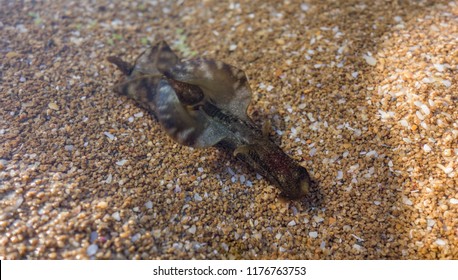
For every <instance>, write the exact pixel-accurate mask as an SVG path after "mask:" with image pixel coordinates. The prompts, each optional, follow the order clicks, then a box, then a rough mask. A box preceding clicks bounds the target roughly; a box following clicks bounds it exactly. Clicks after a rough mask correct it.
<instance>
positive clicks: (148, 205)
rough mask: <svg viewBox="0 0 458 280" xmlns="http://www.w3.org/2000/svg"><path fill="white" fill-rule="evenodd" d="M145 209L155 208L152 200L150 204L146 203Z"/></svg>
mask: <svg viewBox="0 0 458 280" xmlns="http://www.w3.org/2000/svg"><path fill="white" fill-rule="evenodd" d="M145 207H146V209H151V208H153V202H152V201H151V200H149V201H148V202H146V203H145Z"/></svg>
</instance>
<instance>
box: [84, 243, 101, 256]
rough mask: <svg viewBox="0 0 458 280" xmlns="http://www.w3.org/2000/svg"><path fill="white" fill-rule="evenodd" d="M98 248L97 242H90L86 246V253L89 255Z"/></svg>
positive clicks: (94, 252)
mask: <svg viewBox="0 0 458 280" xmlns="http://www.w3.org/2000/svg"><path fill="white" fill-rule="evenodd" d="M98 249H99V246H97V244H91V245H89V247H87V250H86V254H87V255H88V256H89V257H91V256H93V255H95V254H96V253H97V250H98Z"/></svg>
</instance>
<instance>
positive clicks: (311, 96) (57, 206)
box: [0, 0, 458, 259]
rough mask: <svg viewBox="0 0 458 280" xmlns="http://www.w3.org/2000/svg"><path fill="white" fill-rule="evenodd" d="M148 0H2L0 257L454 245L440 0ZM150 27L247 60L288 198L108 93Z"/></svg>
mask: <svg viewBox="0 0 458 280" xmlns="http://www.w3.org/2000/svg"><path fill="white" fill-rule="evenodd" d="M163 2H164V3H162V1H140V2H126V3H124V2H121V1H119V2H117V1H96V2H94V1H21V2H19V1H5V0H3V1H2V4H1V6H2V9H0V34H1V38H2V39H1V41H0V57H1V62H0V94H1V98H0V104H1V108H2V110H1V111H0V234H1V235H0V259H88V258H97V259H191V258H195V259H277V258H280V259H458V108H457V105H458V94H457V92H458V87H457V84H458V66H457V65H458V2H456V1H365V0H358V1H343V0H342V1H331V0H328V1H318V0H316V1H311V0H304V1H295V0H292V1H270V2H269V1H240V2H225V1H210V0H207V1H197V0H196V1H177V2H174V3H171V1H163ZM95 3H97V4H95ZM160 39H164V40H166V41H168V42H169V44H170V45H171V47H172V49H174V50H175V51H176V52H177V53H179V54H180V55H181V56H183V57H185V58H190V57H193V56H196V55H197V56H204V57H210V58H215V59H218V60H222V61H225V62H227V63H230V64H232V65H235V66H237V67H239V68H241V69H244V70H245V72H246V74H247V75H248V77H249V83H250V85H251V88H252V91H253V100H252V103H251V105H250V108H249V115H250V116H251V117H252V118H253V119H254V121H255V122H256V123H258V124H259V125H262V124H263V123H264V122H266V121H267V120H269V121H270V122H271V125H272V134H271V137H272V138H273V139H274V140H275V141H276V142H277V143H279V145H280V146H281V147H282V148H283V150H284V151H285V152H286V153H287V154H289V155H290V156H291V157H293V158H294V159H295V160H297V161H298V162H300V163H301V165H303V166H304V167H306V168H307V169H308V170H309V172H310V175H311V177H312V178H313V179H314V181H315V182H316V183H317V184H316V186H315V187H314V188H313V189H312V191H311V192H310V194H309V195H308V196H307V197H306V198H304V199H302V200H299V201H291V202H287V201H284V200H281V199H279V191H278V190H277V189H276V188H275V187H273V186H272V185H271V184H270V183H269V182H268V181H266V180H265V179H263V178H262V177H260V176H259V175H256V173H254V172H253V171H252V170H251V169H249V168H248V167H247V166H246V165H245V164H243V163H241V162H238V161H237V160H235V159H233V158H232V157H231V156H230V155H227V154H224V153H221V152H219V151H218V150H216V149H213V148H210V149H202V150H199V149H192V148H188V147H184V146H180V145H179V144H176V143H174V142H173V140H171V139H170V138H169V137H167V136H166V134H165V133H164V132H163V131H162V130H161V128H160V127H159V125H158V124H157V123H156V122H155V120H154V119H153V118H151V117H150V116H149V115H148V114H147V112H146V111H143V110H142V109H141V108H139V107H137V106H136V105H135V103H134V102H132V101H131V100H128V99H126V98H124V97H118V96H116V95H115V94H114V93H113V92H112V86H113V84H114V83H115V82H116V80H117V79H118V78H119V77H120V75H121V73H120V72H119V71H117V70H116V69H115V67H113V66H112V65H110V64H109V63H108V62H107V61H106V60H105V59H106V57H107V56H109V55H120V56H122V57H124V58H125V59H126V60H129V61H132V60H133V59H134V58H135V57H137V55H138V54H140V53H141V52H142V51H143V50H144V49H146V48H147V47H148V45H149V44H152V43H154V42H156V41H158V40H160Z"/></svg>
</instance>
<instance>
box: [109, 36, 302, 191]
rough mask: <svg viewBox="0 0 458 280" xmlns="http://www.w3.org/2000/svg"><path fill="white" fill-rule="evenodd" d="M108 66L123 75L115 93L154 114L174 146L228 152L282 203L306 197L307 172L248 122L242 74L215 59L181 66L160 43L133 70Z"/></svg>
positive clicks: (246, 90)
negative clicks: (275, 190)
mask: <svg viewBox="0 0 458 280" xmlns="http://www.w3.org/2000/svg"><path fill="white" fill-rule="evenodd" d="M108 61H110V62H111V63H113V64H115V65H116V66H117V67H118V68H119V69H120V70H121V71H122V72H123V73H124V75H125V77H123V78H122V79H121V81H120V82H119V83H117V84H116V85H115V87H114V90H115V91H116V92H117V93H119V94H120V95H126V96H128V97H130V98H132V99H134V100H135V101H136V102H137V103H138V104H139V105H140V106H141V107H143V108H145V109H146V110H147V111H149V112H150V113H151V114H153V115H154V116H155V117H156V119H157V120H158V121H159V123H160V125H161V126H162V128H163V129H164V130H165V132H166V133H167V134H168V135H169V136H170V137H172V138H173V139H174V140H175V141H176V142H178V143H180V144H182V145H186V146H190V147H195V148H207V147H216V148H219V149H222V150H225V151H229V152H230V153H231V154H233V155H234V156H235V157H236V158H238V159H240V160H242V161H244V162H246V163H247V164H248V165H249V166H251V167H252V168H253V169H254V170H255V171H256V172H259V173H260V174H262V175H263V176H264V177H266V178H268V179H269V180H270V181H271V182H272V183H273V184H275V185H276V186H277V187H278V188H279V189H280V191H281V195H282V196H284V197H286V198H290V199H298V198H301V197H303V196H304V195H305V194H307V193H308V191H309V188H310V184H311V181H310V177H309V174H308V173H307V170H306V169H305V168H304V167H302V166H300V165H299V164H298V163H296V162H295V161H294V160H293V159H292V158H290V157H289V156H288V155H286V154H285V153H284V152H283V151H282V150H281V149H280V148H279V147H278V146H277V145H276V144H275V143H273V142H272V141H271V140H270V139H269V138H268V136H267V135H266V133H263V131H262V129H259V128H258V127H257V126H256V125H255V124H254V122H253V121H252V120H251V119H250V118H249V117H248V115H247V113H246V111H247V108H248V105H249V104H250V100H251V89H250V86H249V84H248V80H247V77H246V75H245V73H244V72H243V71H242V70H240V69H238V68H236V67H234V66H231V65H228V64H226V63H223V62H221V61H216V60H213V59H205V58H195V59H191V60H187V61H182V60H181V59H180V58H179V57H178V56H177V55H176V54H175V53H174V52H173V51H172V50H171V49H170V47H169V46H168V45H167V43H165V42H163V41H161V42H159V43H157V44H156V45H154V46H153V47H151V48H150V49H148V50H146V51H145V52H143V53H142V54H141V55H140V56H139V57H138V58H137V60H136V61H135V64H134V65H131V64H130V63H127V62H125V61H123V60H122V59H120V58H118V57H113V56H110V57H108Z"/></svg>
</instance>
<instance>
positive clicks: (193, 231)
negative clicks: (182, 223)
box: [188, 225, 197, 234]
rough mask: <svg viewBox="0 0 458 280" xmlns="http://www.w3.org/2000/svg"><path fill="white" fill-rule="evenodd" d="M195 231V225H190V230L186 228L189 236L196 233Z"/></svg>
mask: <svg viewBox="0 0 458 280" xmlns="http://www.w3.org/2000/svg"><path fill="white" fill-rule="evenodd" d="M196 230H197V228H196V226H195V225H192V226H191V227H190V228H188V232H189V233H191V234H194V233H196Z"/></svg>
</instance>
